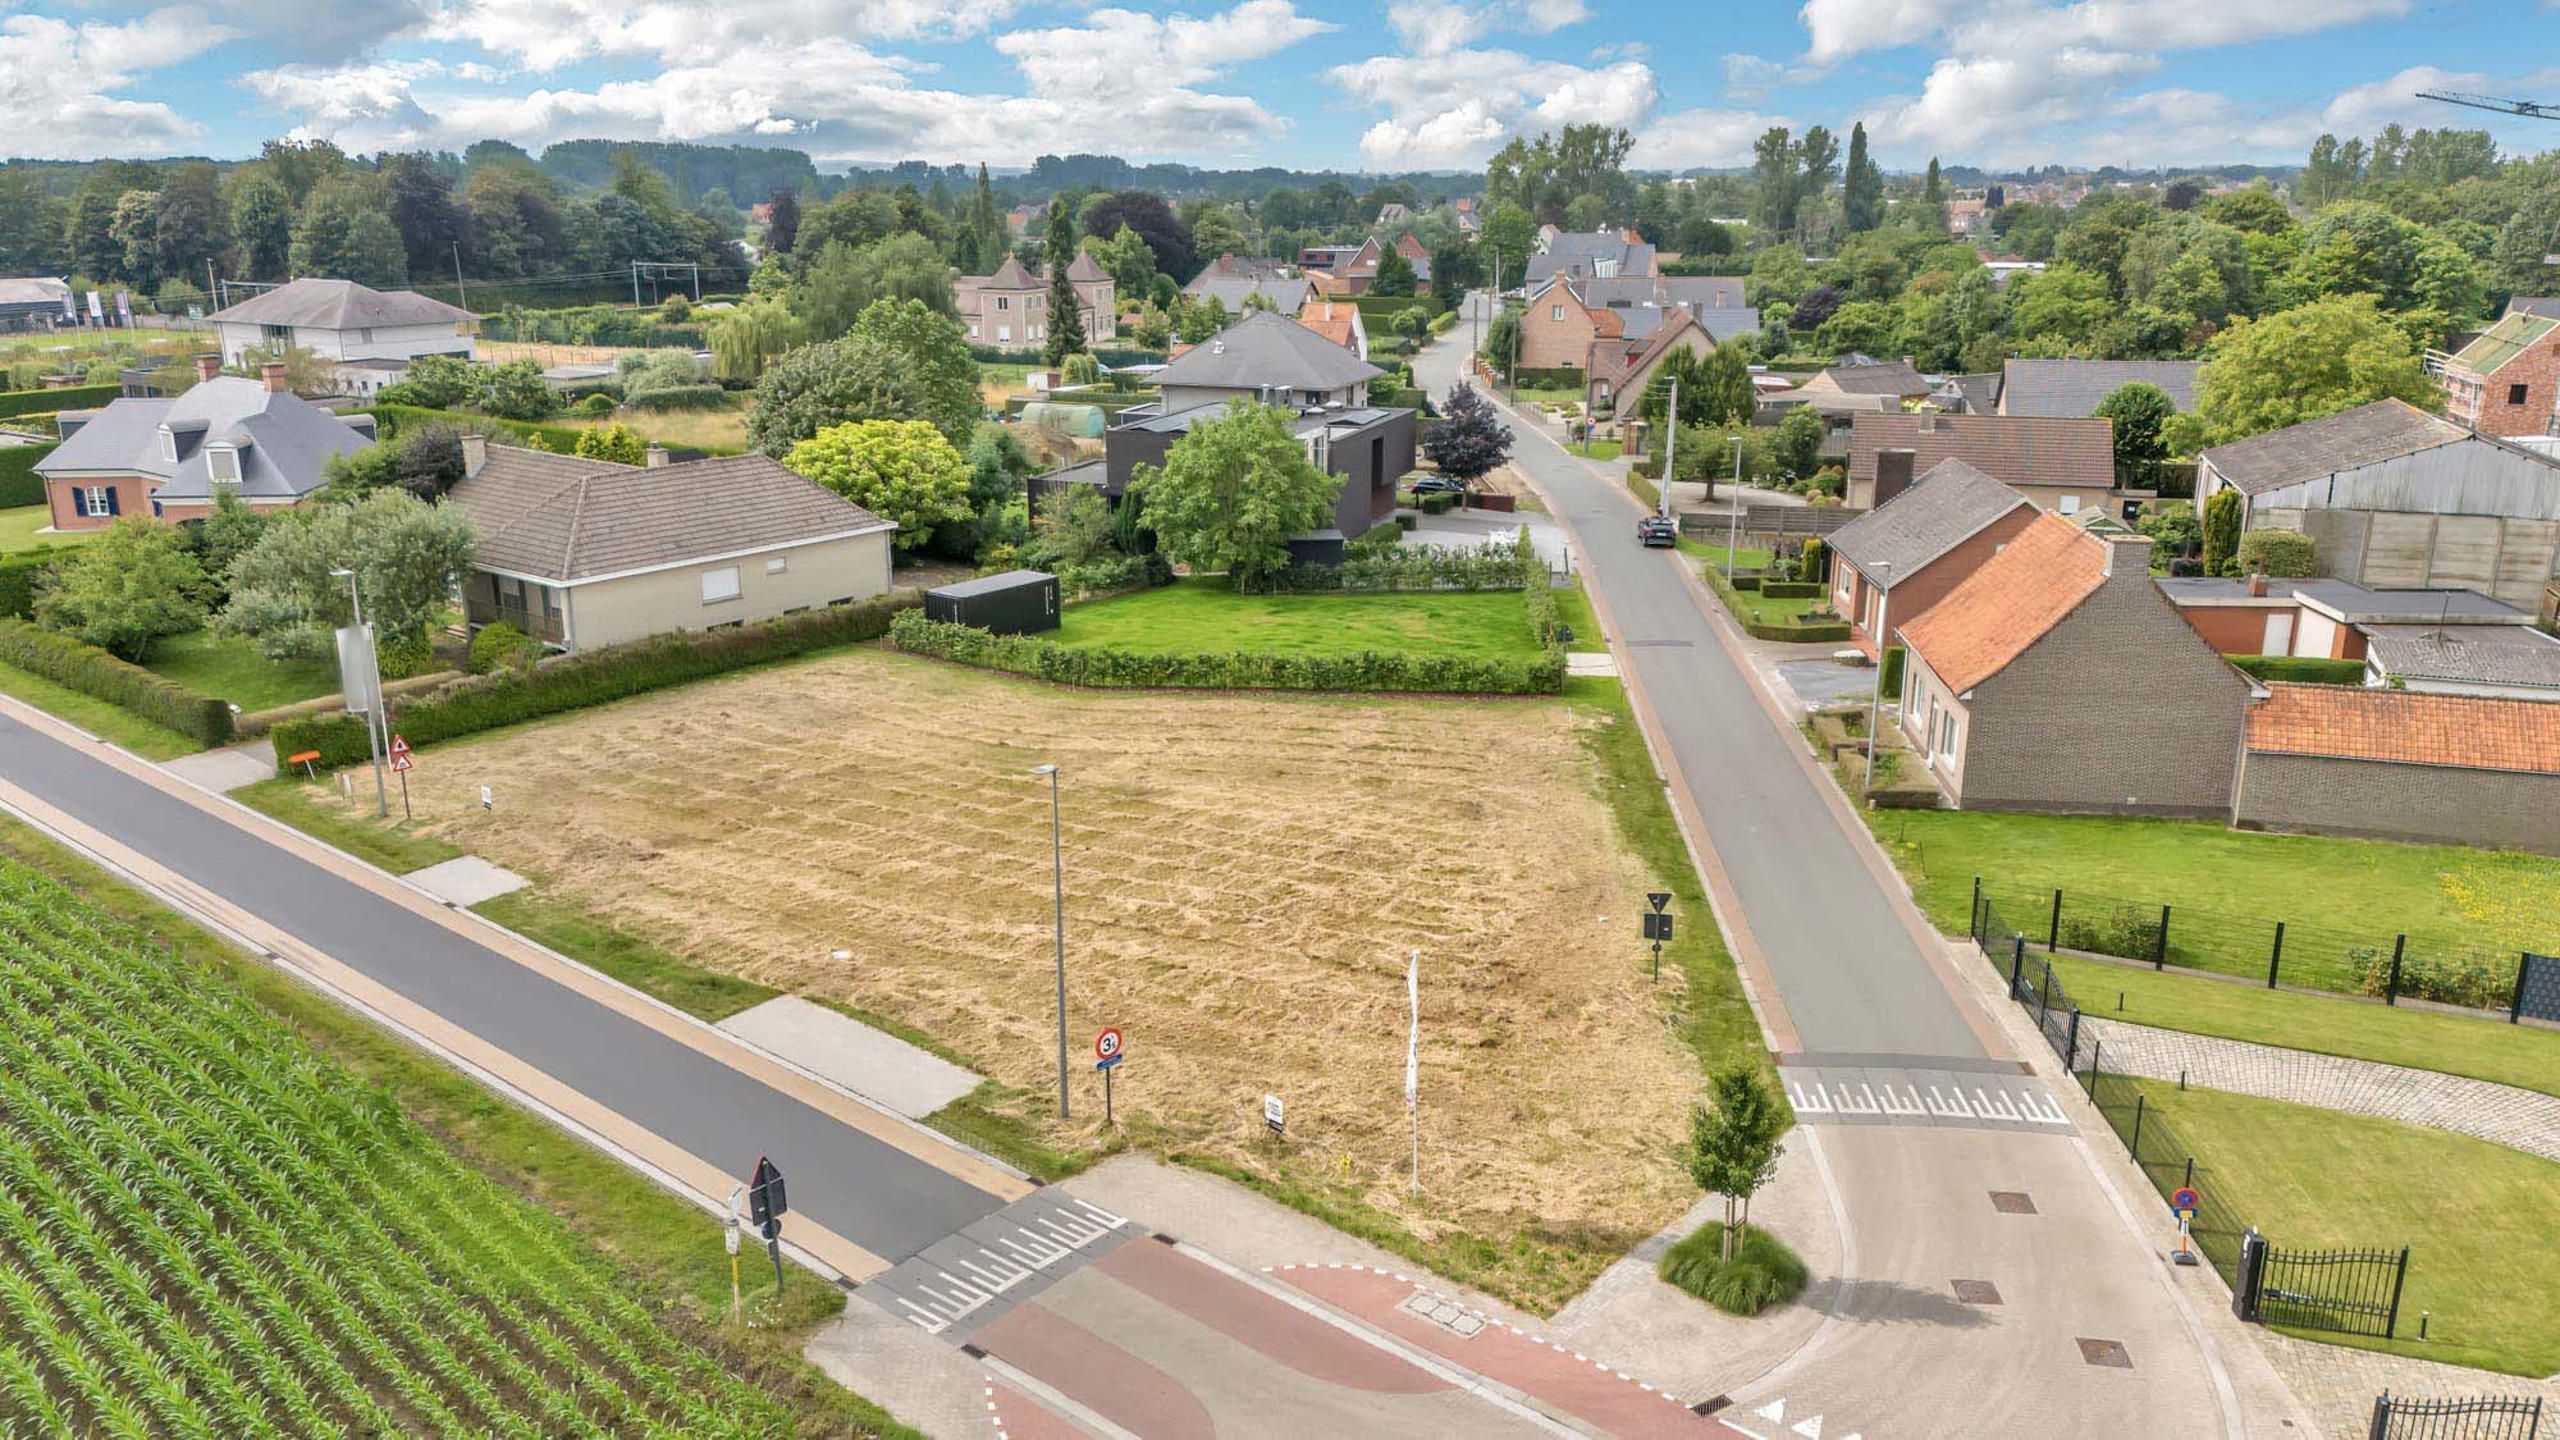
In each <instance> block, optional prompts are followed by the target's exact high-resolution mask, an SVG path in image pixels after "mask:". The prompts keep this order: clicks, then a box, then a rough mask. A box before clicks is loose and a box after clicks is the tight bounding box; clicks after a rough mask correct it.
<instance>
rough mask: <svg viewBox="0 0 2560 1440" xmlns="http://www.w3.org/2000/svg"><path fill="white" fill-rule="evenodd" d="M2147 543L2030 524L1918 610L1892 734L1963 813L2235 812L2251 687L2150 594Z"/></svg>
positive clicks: (2064, 524) (1897, 630) (1901, 633)
mask: <svg viewBox="0 0 2560 1440" xmlns="http://www.w3.org/2000/svg"><path fill="white" fill-rule="evenodd" d="M2150 560H2151V541H2150V539H2149V538H2148V537H2145V536H2139V535H2109V536H2100V535H2096V534H2092V533H2090V532H2088V531H2087V530H2084V529H2083V528H2081V527H2080V526H2078V525H2074V524H2073V523H2071V522H2070V521H2068V520H2064V519H2062V518H2061V517H2060V516H2057V515H2052V514H2038V515H2036V516H2035V517H2034V519H2033V520H2032V521H2031V522H2030V523H2029V524H2027V525H2026V526H2025V527H2024V528H2023V529H2021V530H2019V531H2018V533H2017V534H2016V535H2014V536H2013V537H2011V539H2010V540H2009V541H2008V543H2007V544H2006V545H2005V546H2004V547H2003V548H2001V549H2000V551H1999V552H1998V553H1997V554H1995V555H1993V556H1992V557H1991V558H1989V559H1988V560H1986V561H1984V562H1983V564H1982V566H1981V568H1979V569H1977V570H1975V571H1974V572H1973V574H1972V575H1970V576H1968V577H1967V578H1966V579H1965V580H1964V582H1963V583H1962V584H1959V585H1958V586H1956V588H1955V589H1954V590H1953V591H1951V592H1949V593H1948V595H1947V596H1946V597H1945V598H1944V599H1942V600H1940V601H1939V602H1938V603H1937V604H1936V605H1933V606H1931V607H1930V608H1929V610H1928V612H1927V613H1926V614H1924V615H1922V616H1920V617H1919V618H1918V619H1917V620H1914V621H1912V622H1911V623H1909V624H1907V625H1903V624H1896V625H1894V626H1893V627H1892V629H1893V633H1894V634H1895V635H1896V636H1897V637H1899V639H1900V641H1901V643H1902V644H1903V646H1904V647H1905V648H1906V650H1907V651H1908V661H1907V663H1906V664H1905V666H1904V669H1903V689H1902V713H1901V719H1900V724H1901V728H1902V733H1903V736H1904V738H1905V740H1906V741H1907V742H1908V743H1909V744H1910V746H1911V749H1912V752H1913V754H1914V756H1915V757H1916V758H1917V759H1918V760H1919V761H1920V763H1922V764H1924V765H1925V766H1927V768H1928V772H1929V774H1930V775H1931V777H1932V778H1934V779H1935V780H1936V782H1937V785H1938V788H1939V790H1940V792H1941V793H1942V794H1943V795H1944V796H1945V797H1946V799H1947V802H1948V803H1949V804H1951V805H1953V806H1955V807H1956V808H1958V809H1972V810H2038V811H2056V812H2065V813H2103V814H2129V815H2185V816H2212V817H2214V818H2217V819H2219V818H2223V817H2225V816H2227V815H2229V814H2230V813H2231V797H2232V783H2233V781H2232V777H2233V768H2234V767H2233V763H2232V762H2233V758H2234V757H2235V756H2236V755H2237V754H2238V753H2239V747H2240V739H2241V730H2242V725H2243V723H2244V720H2245V715H2246V711H2247V708H2248V704H2249V701H2250V698H2251V697H2252V696H2253V695H2255V694H2258V693H2260V692H2259V691H2258V689H2257V687H2256V686H2255V685H2254V684H2253V683H2252V682H2251V681H2250V679H2249V678H2248V677H2247V676H2246V675H2243V674H2241V673H2240V672H2239V671H2238V670H2236V669H2234V668H2232V666H2231V665H2230V663H2229V662H2227V661H2225V660H2224V659H2223V658H2222V657H2221V656H2220V655H2218V654H2216V653H2215V652H2214V649H2213V647H2212V646H2210V645H2208V644H2206V643H2205V642H2204V641H2203V639H2202V638H2200V637H2199V636H2198V635H2197V634H2196V632H2195V631H2194V630H2193V629H2191V628H2189V627H2188V625H2187V623H2186V622H2185V621H2184V620H2182V619H2180V618H2179V617H2178V612H2177V610H2176V609H2175V608H2174V607H2172V606H2171V605H2170V603H2169V602H2168V600H2167V599H2166V598H2165V597H2164V596H2162V595H2161V593H2160V589H2159V587H2158V586H2157V585H2155V584H2153V583H2152V579H2151V573H2150Z"/></svg>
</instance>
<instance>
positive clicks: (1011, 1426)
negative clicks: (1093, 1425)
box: [987, 1382, 1090, 1440]
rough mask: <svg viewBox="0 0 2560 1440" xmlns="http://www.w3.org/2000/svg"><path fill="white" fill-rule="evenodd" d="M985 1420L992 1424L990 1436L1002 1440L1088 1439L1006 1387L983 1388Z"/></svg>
mask: <svg viewBox="0 0 2560 1440" xmlns="http://www.w3.org/2000/svg"><path fill="white" fill-rule="evenodd" d="M987 1418H989V1419H990V1420H993V1421H994V1422H995V1425H994V1429H993V1433H994V1434H996V1435H999V1436H1001V1437H1003V1440H1090V1437H1088V1436H1087V1435H1086V1434H1085V1433H1084V1432H1083V1431H1082V1430H1079V1429H1077V1428H1076V1427H1075V1426H1073V1425H1070V1424H1068V1423H1067V1422H1066V1421H1064V1420H1061V1419H1059V1418H1058V1417H1057V1416H1056V1415H1054V1414H1051V1413H1050V1412H1049V1410H1048V1409H1047V1408H1046V1407H1044V1406H1042V1405H1041V1404H1040V1402H1039V1401H1037V1400H1034V1399H1032V1398H1031V1397H1030V1396H1028V1395H1025V1394H1023V1393H1022V1392H1021V1391H1019V1390H1016V1389H1014V1388H1012V1387H1011V1386H1008V1385H998V1384H995V1383H993V1382H989V1384H988V1385H987Z"/></svg>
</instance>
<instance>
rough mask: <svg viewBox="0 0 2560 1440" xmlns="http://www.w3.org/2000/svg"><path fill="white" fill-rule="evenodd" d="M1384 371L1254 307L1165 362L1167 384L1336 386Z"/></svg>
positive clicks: (1161, 380) (1209, 387)
mask: <svg viewBox="0 0 2560 1440" xmlns="http://www.w3.org/2000/svg"><path fill="white" fill-rule="evenodd" d="M1384 373H1386V372H1384V371H1382V370H1380V369H1379V368H1378V367H1377V366H1375V365H1372V364H1370V363H1369V362H1368V361H1366V360H1363V359H1361V358H1360V357H1359V356H1357V355H1354V354H1352V353H1351V352H1350V351H1348V350H1345V349H1343V348H1342V347H1341V346H1339V345H1336V344H1334V343H1333V342H1332V341H1330V340H1327V339H1326V338H1324V337H1323V336H1321V335H1319V334H1317V333H1316V332H1314V331H1313V330H1310V329H1308V328H1307V327H1306V326H1304V325H1301V324H1299V323H1298V322H1297V321H1295V320H1292V319H1290V318H1289V317H1288V316H1285V315H1279V314H1274V313H1271V312H1268V311H1259V310H1258V311H1255V312H1254V313H1253V314H1251V315H1247V316H1246V317H1245V318H1243V319H1242V320H1239V321H1237V322H1236V323H1235V324H1233V325H1230V326H1228V327H1227V328H1226V329H1224V330H1221V331H1219V332H1218V333H1217V334H1216V335H1215V336H1213V337H1211V338H1210V339H1208V340H1204V341H1202V342H1201V343H1199V344H1197V345H1194V346H1192V347H1191V348H1190V349H1188V350H1185V351H1183V352H1182V353H1181V354H1179V355H1176V356H1175V357H1173V358H1172V359H1171V360H1169V361H1167V362H1165V367H1164V369H1163V371H1162V372H1161V373H1159V374H1158V375H1157V376H1156V383H1157V384H1159V385H1162V386H1163V387H1165V388H1166V389H1185V388H1190V389H1203V390H1256V389H1260V388H1261V387H1263V386H1266V385H1267V386H1271V387H1274V388H1278V389H1288V390H1340V389H1343V388H1344V387H1346V386H1351V385H1357V384H1359V383H1360V382H1361V381H1363V380H1369V379H1374V378H1376V377H1377V376H1379V375H1382V374H1384Z"/></svg>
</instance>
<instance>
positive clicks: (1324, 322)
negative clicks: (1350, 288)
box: [1298, 300, 1369, 360]
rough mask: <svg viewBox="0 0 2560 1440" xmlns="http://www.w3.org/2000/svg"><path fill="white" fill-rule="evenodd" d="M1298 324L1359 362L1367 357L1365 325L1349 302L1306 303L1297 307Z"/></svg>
mask: <svg viewBox="0 0 2560 1440" xmlns="http://www.w3.org/2000/svg"><path fill="white" fill-rule="evenodd" d="M1298 323H1299V324H1301V325H1304V326H1306V327H1307V328H1308V329H1310V330H1313V331H1314V332H1316V333H1317V334H1319V335H1321V336H1323V337H1324V338H1326V339H1327V340H1330V341H1332V342H1333V343H1334V344H1336V345H1339V346H1341V347H1342V348H1343V349H1345V350H1348V351H1350V352H1351V353H1352V354H1354V355H1356V356H1358V357H1359V358H1361V359H1363V360H1366V359H1368V358H1369V326H1368V323H1367V322H1366V321H1364V320H1362V319H1361V318H1360V307H1359V306H1357V305H1354V304H1352V303H1351V302H1350V301H1347V300H1309V301H1308V302H1307V303H1306V304H1305V305H1303V306H1301V307H1299V310H1298Z"/></svg>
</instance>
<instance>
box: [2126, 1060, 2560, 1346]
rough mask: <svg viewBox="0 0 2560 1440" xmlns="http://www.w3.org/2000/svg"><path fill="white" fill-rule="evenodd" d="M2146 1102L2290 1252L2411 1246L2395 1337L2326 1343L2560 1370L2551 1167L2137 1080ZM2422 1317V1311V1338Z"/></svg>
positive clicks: (2559, 1248) (2436, 1136)
mask: <svg viewBox="0 0 2560 1440" xmlns="http://www.w3.org/2000/svg"><path fill="white" fill-rule="evenodd" d="M2142 1088H2143V1093H2144V1095H2145V1096H2146V1097H2147V1104H2148V1105H2149V1106H2150V1107H2153V1108H2155V1109H2156V1110H2157V1111H2158V1112H2159V1113H2160V1114H2161V1115H2162V1116H2163V1117H2164V1118H2166V1119H2167V1120H2168V1121H2169V1122H2170V1123H2171V1124H2173V1125H2175V1126H2176V1127H2177V1130H2178V1133H2179V1134H2180V1135H2182V1136H2184V1137H2185V1138H2186V1141H2187V1143H2188V1144H2190V1145H2192V1146H2193V1147H2195V1149H2196V1151H2197V1156H2196V1160H2197V1164H2198V1166H2199V1167H2200V1168H2207V1169H2210V1170H2211V1171H2212V1172H2213V1173H2214V1174H2215V1175H2217V1176H2218V1177H2219V1180H2220V1184H2221V1185H2222V1186H2223V1189H2224V1192H2225V1193H2224V1194H2223V1196H2222V1197H2221V1198H2222V1199H2223V1200H2225V1201H2226V1202H2227V1203H2229V1204H2230V1205H2231V1206H2232V1207H2233V1208H2234V1209H2235V1210H2237V1211H2238V1212H2239V1213H2240V1214H2242V1215H2244V1216H2246V1217H2248V1219H2249V1221H2250V1223H2251V1224H2254V1225H2256V1226H2257V1227H2258V1228H2259V1230H2260V1231H2262V1232H2263V1233H2265V1234H2266V1235H2267V1236H2269V1237H2270V1238H2271V1239H2273V1240H2274V1241H2275V1242H2276V1243H2277V1244H2279V1245H2282V1246H2285V1247H2287V1248H2302V1249H2322V1248H2329V1247H2342V1246H2353V1247H2373V1248H2383V1247H2393V1248H2396V1247H2398V1246H2400V1245H2404V1244H2405V1245H2407V1246H2408V1247H2409V1277H2408V1284H2407V1287H2406V1289H2405V1290H2404V1291H2403V1293H2402V1296H2401V1302H2400V1315H2401V1325H2400V1338H2398V1339H2395V1340H2381V1339H2364V1338H2361V1337H2356V1336H2347V1335H2334V1334H2330V1333H2328V1332H2325V1331H2320V1332H2309V1331H2306V1332H2300V1333H2302V1334H2304V1336H2305V1338H2308V1339H2314V1340H2321V1341H2326V1342H2328V1343H2331V1344H2338V1345H2353V1346H2358V1347H2360V1348H2364V1349H2371V1350H2385V1351H2389V1352H2391V1353H2393V1354H2397V1355H2411V1356H2416V1357H2418V1358H2421V1359H2427V1360H2438V1361H2443V1362H2445V1363H2447V1364H2452V1365H2472V1366H2478V1367H2480V1368H2483V1369H2489V1370H2501V1371H2505V1372H2507V1373H2509V1374H2515V1375H2536V1376H2540V1375H2548V1374H2551V1373H2552V1372H2553V1371H2555V1370H2560V1323H2555V1322H2560V1283H2554V1279H2553V1277H2555V1276H2560V1230H2555V1229H2554V1228H2553V1227H2552V1225H2551V1223H2550V1214H2551V1197H2552V1196H2553V1195H2554V1194H2560V1165H2554V1164H2553V1163H2552V1162H2550V1161H2548V1160H2538V1159H2536V1158H2534V1157H2533V1156H2530V1155H2526V1154H2523V1153H2521V1152H2519V1151H2515V1150H2509V1149H2507V1148H2506V1147H2504V1146H2501V1145H2492V1144H2489V1143H2488V1142H2487V1141H2484V1140H2474V1139H2471V1138H2469V1137H2468V1136H2462V1135H2448V1134H2446V1133H2444V1132H2443V1131H2440V1130H2428V1129H2422V1128H2420V1127H2417V1126H2414V1125H2401V1124H2396V1123H2394V1122H2392V1121H2388V1120H2373V1119H2368V1118H2366V1117H2364V1116H2360V1115H2341V1114H2339V1113H2337V1112H2335V1111H2330V1110H2321V1109H2316V1108H2314V1107H2311V1106H2308V1105H2289V1104H2286V1103H2284V1102H2282V1101H2276V1100H2260V1099H2257V1098H2255V1097H2252V1096H2247V1095H2232V1094H2226V1093H2223V1092H2220V1091H2213V1090H2186V1091H2181V1090H2179V1089H2178V1088H2177V1087H2176V1086H2175V1085H2169V1084H2158V1083H2151V1082H2145V1083H2144V1084H2143V1087H2142ZM2420 1311H2426V1312H2430V1318H2429V1322H2428V1333H2429V1336H2430V1338H2429V1339H2427V1340H2424V1341H2420V1340H2418V1339H2416V1338H2415V1337H2416V1334H2417V1329H2418V1315H2419V1312H2420Z"/></svg>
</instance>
